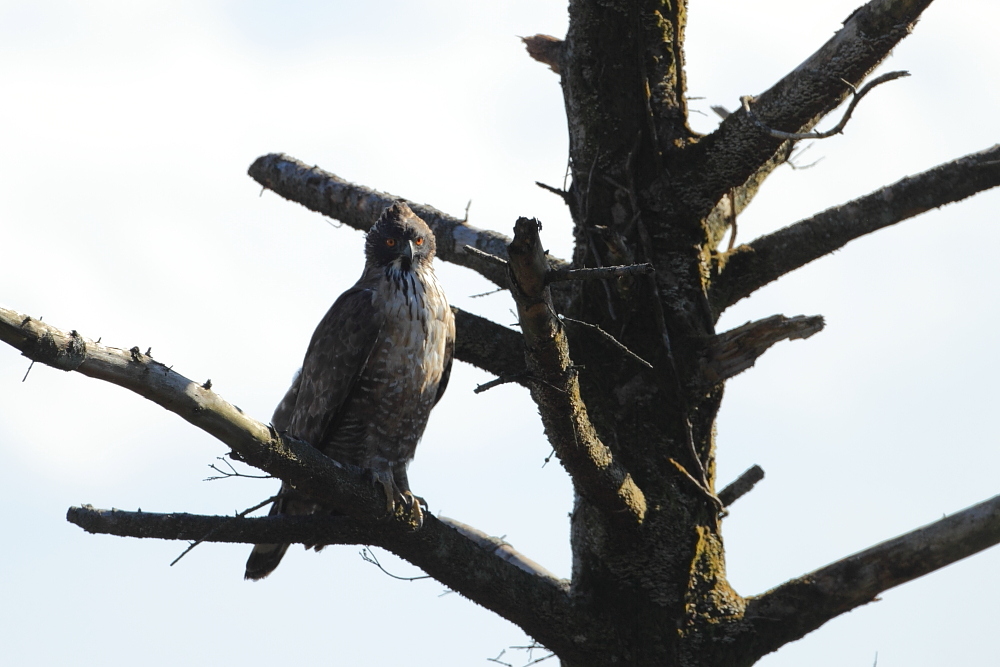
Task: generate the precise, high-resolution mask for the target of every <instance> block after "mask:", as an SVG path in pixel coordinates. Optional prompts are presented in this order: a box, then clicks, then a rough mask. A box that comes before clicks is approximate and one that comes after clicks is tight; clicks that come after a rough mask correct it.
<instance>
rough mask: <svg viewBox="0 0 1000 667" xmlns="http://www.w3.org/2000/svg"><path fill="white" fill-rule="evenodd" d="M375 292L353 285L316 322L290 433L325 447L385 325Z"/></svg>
mask: <svg viewBox="0 0 1000 667" xmlns="http://www.w3.org/2000/svg"><path fill="white" fill-rule="evenodd" d="M373 296H374V291H373V290H371V289H366V288H363V287H358V286H354V287H352V288H351V289H349V290H347V291H346V292H344V293H343V294H341V295H340V298H338V299H337V300H336V301H335V302H334V304H333V305H332V306H331V307H330V310H328V311H327V313H326V315H325V316H324V317H323V319H322V320H321V321H320V323H319V325H318V326H317V327H316V331H315V332H314V333H313V336H312V340H311V341H310V342H309V349H308V350H307V351H306V356H305V360H304V361H303V362H302V372H301V373H300V374H299V377H298V381H297V384H298V395H297V396H296V399H295V408H294V410H293V411H292V415H291V419H290V423H289V428H288V431H289V433H290V434H291V435H293V436H295V437H297V438H300V439H302V440H305V441H306V442H309V443H311V444H313V445H315V446H317V447H323V442H322V440H323V437H324V435H325V434H326V433H328V431H329V429H330V427H331V426H332V425H333V424H335V422H336V421H337V417H338V413H339V412H340V410H341V408H342V407H343V406H344V403H345V402H346V401H347V399H348V397H350V395H351V392H352V390H353V389H354V386H355V384H356V383H357V380H358V377H359V376H360V375H361V372H362V371H363V370H364V368H365V365H366V364H367V363H368V357H369V356H370V355H371V352H372V350H373V349H374V347H375V344H376V343H377V342H378V338H379V333H380V332H381V330H382V324H383V322H384V317H383V315H382V312H381V309H379V308H376V307H375V305H374V304H373V303H372V299H373ZM293 389H294V385H293ZM289 391H290V392H291V391H292V390H289Z"/></svg>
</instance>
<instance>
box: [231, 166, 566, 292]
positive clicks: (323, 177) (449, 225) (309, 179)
mask: <svg viewBox="0 0 1000 667" xmlns="http://www.w3.org/2000/svg"><path fill="white" fill-rule="evenodd" d="M248 173H249V174H250V176H251V177H252V178H253V179H254V180H255V181H257V182H258V183H260V184H261V185H262V186H264V187H265V188H267V189H268V190H272V191H273V192H275V193H276V194H278V195H280V196H282V197H284V198H285V199H288V200H290V201H294V202H297V203H299V204H302V205H303V206H305V207H306V208H308V209H310V210H312V211H316V212H317V213H322V214H323V215H326V216H329V217H331V218H333V219H335V220H340V221H341V222H343V223H344V224H346V225H348V226H349V227H353V228H355V229H360V230H361V231H365V232H366V231H368V229H369V227H371V226H372V223H373V222H375V219H376V218H378V216H379V214H380V213H382V211H383V209H385V208H386V207H387V206H389V205H390V204H392V203H393V202H395V201H406V203H407V205H408V206H409V207H410V208H411V209H412V210H413V212H414V213H416V214H417V215H419V216H420V217H421V218H423V219H424V221H425V222H426V223H427V224H428V225H430V228H431V229H432V230H434V236H435V238H436V239H437V256H438V257H440V258H441V259H442V260H444V261H446V262H451V263H453V264H458V265H460V266H465V267H468V268H470V269H472V270H473V271H476V272H477V273H479V274H481V275H482V276H484V277H485V278H487V279H488V280H491V281H493V282H494V283H496V284H497V285H501V286H506V284H507V280H506V276H505V275H504V272H503V270H502V269H500V268H498V267H497V266H495V265H493V264H491V263H490V262H485V261H483V260H482V259H481V258H480V257H478V256H476V255H473V254H471V253H469V252H468V251H466V249H465V246H467V245H469V246H472V247H474V248H478V249H479V250H483V251H486V252H488V253H490V254H492V255H498V256H500V257H506V256H507V243H508V242H509V241H510V239H509V238H507V237H506V236H504V235H503V234H499V233H497V232H493V231H489V230H485V229H477V228H476V227H473V226H472V225H469V224H467V223H466V222H465V221H463V220H459V219H458V218H454V217H452V216H450V215H447V214H445V213H442V212H441V211H439V210H437V209H436V208H433V207H431V206H426V205H424V204H417V203H416V202H412V201H409V200H403V199H402V198H401V197H396V196H394V195H390V194H388V193H385V192H379V191H378V190H372V189H371V188H367V187H365V186H363V185H356V184H354V183H350V182H348V181H345V180H344V179H342V178H340V177H339V176H336V175H334V174H331V173H330V172H328V171H324V170H322V169H320V168H319V167H310V166H309V165H307V164H305V163H304V162H300V161H299V160H296V159H295V158H293V157H290V156H288V155H285V154H283V153H271V154H269V155H264V156H262V157H259V158H257V159H256V160H255V161H254V163H253V164H252V165H250V169H249V171H248ZM549 262H550V264H551V265H552V267H553V268H563V267H567V266H568V265H567V263H566V262H564V261H562V260H559V259H555V258H550V259H549Z"/></svg>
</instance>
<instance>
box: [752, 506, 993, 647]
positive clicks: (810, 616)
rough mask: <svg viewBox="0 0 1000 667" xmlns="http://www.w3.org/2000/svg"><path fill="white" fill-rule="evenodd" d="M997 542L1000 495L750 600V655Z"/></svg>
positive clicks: (778, 645)
mask: <svg viewBox="0 0 1000 667" xmlns="http://www.w3.org/2000/svg"><path fill="white" fill-rule="evenodd" d="M998 542H1000V496H994V497H993V498H990V499H989V500H987V501H985V502H982V503H979V504H978V505H973V506H972V507H969V508H968V509H965V510H962V511H961V512H958V513H956V514H953V515H951V516H949V517H947V518H944V519H941V520H940V521H936V522H934V523H932V524H930V525H927V526H925V527H923V528H920V529H918V530H915V531H913V532H910V533H906V534H905V535H902V536H900V537H897V538H895V539H892V540H889V541H887V542H882V543H881V544H878V545H876V546H874V547H871V548H870V549H866V550H864V551H861V552H859V553H856V554H854V555H852V556H848V557H847V558H845V559H843V560H840V561H837V562H836V563H832V564H830V565H827V566H826V567H824V568H821V569H819V570H816V571H815V572H811V573H809V574H806V575H803V576H802V577H799V578H798V579H793V580H791V581H789V582H786V583H784V584H782V585H781V586H778V587H777V588H775V589H773V590H770V591H768V592H767V593H764V594H763V595H759V596H757V597H753V598H750V599H749V600H748V604H747V609H746V615H745V617H744V619H745V621H746V623H747V624H748V626H749V628H748V629H749V630H750V632H749V633H748V635H747V636H748V637H751V639H750V641H751V642H752V643H751V647H750V655H752V656H755V657H760V656H762V655H765V654H767V653H770V652H771V651H774V650H776V649H777V648H778V647H780V646H782V645H783V644H786V643H788V642H790V641H794V640H796V639H798V638H800V637H802V636H804V635H805V634H807V633H809V632H811V631H813V630H815V629H816V628H818V627H819V626H821V625H823V624H824V623H826V622H827V621H829V620H830V619H832V618H834V617H836V616H839V615H840V614H843V613H845V612H848V611H850V610H851V609H854V608H855V607H858V606H860V605H863V604H867V603H869V602H872V601H873V600H875V596H877V595H878V594H879V593H881V592H883V591H886V590H888V589H890V588H893V587H894V586H899V585H900V584H903V583H906V582H908V581H912V580H913V579H916V578H917V577H922V576H923V575H925V574H928V573H930V572H933V571H934V570H937V569H940V568H942V567H944V566H946V565H950V564H951V563H954V562H955V561H958V560H961V559H963V558H965V557H967V556H971V555H972V554H975V553H978V552H979V551H982V550H983V549H986V548H988V547H991V546H993V545H995V544H997V543H998Z"/></svg>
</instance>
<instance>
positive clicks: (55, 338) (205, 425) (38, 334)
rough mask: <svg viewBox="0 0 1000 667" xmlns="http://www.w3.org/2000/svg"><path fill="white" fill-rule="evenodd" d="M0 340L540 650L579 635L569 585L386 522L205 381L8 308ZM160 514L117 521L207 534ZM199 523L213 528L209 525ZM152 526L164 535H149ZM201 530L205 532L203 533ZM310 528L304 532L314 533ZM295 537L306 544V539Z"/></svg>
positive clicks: (312, 455) (374, 502)
mask: <svg viewBox="0 0 1000 667" xmlns="http://www.w3.org/2000/svg"><path fill="white" fill-rule="evenodd" d="M0 340H2V341H4V342H6V343H8V344H10V345H12V346H13V347H15V348H17V349H18V350H20V351H21V352H22V354H24V356H26V357H28V358H29V359H32V360H33V361H38V362H41V363H45V364H48V365H50V366H53V367H55V368H60V369H62V370H76V371H78V372H80V373H82V374H84V375H87V376H89V377H94V378H98V379H101V380H105V381H107V382H110V383H112V384H117V385H119V386H121V387H124V388H126V389H129V390H131V391H133V392H135V393H137V394H139V395H141V396H143V397H145V398H147V399H149V400H151V401H153V402H154V403H157V404H158V405H160V406H162V407H164V408H166V409H167V410H170V411H171V412H174V413H176V414H178V415H180V416H181V417H183V418H184V419H185V420H187V421H188V422H190V423H191V424H193V425H195V426H197V427H198V428H200V429H202V430H203V431H205V432H207V433H209V434H211V435H213V436H215V437H216V438H218V439H219V440H221V441H222V442H224V443H225V444H226V445H228V446H229V447H230V449H232V451H233V453H234V455H235V456H236V457H237V458H239V459H240V460H242V461H244V462H246V463H248V464H250V465H253V466H255V467H258V468H260V469H261V470H264V471H266V472H268V473H270V474H272V475H274V476H275V477H278V478H280V479H282V480H284V481H286V482H289V483H290V484H292V485H293V486H294V487H295V488H296V489H297V490H300V491H301V492H302V493H304V494H306V495H308V496H310V497H312V498H314V499H315V500H317V501H320V502H323V503H324V504H328V505H330V506H333V507H336V508H337V509H338V511H341V512H343V513H344V514H345V515H347V518H345V519H344V521H340V522H333V523H331V524H330V527H331V530H332V529H334V528H336V530H342V531H347V528H346V527H345V526H347V525H348V524H347V523H345V522H347V521H354V522H356V523H358V524H361V525H363V526H364V529H366V530H368V531H369V533H368V534H369V535H370V536H371V537H375V538H377V543H378V544H380V545H381V546H383V547H385V548H386V549H389V550H390V551H393V552H394V553H396V554H398V555H399V556H400V557H402V558H405V559H406V560H408V561H410V562H411V563H413V564H414V565H417V566H418V567H421V568H423V569H424V571H425V572H427V573H428V574H430V575H431V576H433V577H434V578H435V579H438V580H439V581H441V582H442V583H444V584H445V585H446V586H449V587H450V588H452V589H453V590H456V591H458V592H459V593H462V594H463V595H465V596H467V597H468V598H470V599H472V600H473V601H475V602H477V603H479V604H481V605H483V606H484V607H486V608H488V609H491V610H492V611H494V612H496V613H497V614H499V615H501V616H503V617H504V618H507V619H509V620H511V621H512V622H514V623H516V624H518V625H519V626H521V627H522V628H523V629H524V630H525V631H526V632H528V633H529V634H531V635H532V636H534V637H536V638H537V639H538V640H539V641H542V642H544V643H545V644H546V645H548V646H553V647H555V646H561V645H562V643H564V642H565V639H564V638H565V637H569V636H572V634H573V633H574V632H575V631H574V630H573V628H571V627H569V626H570V625H572V624H573V623H576V622H577V620H576V619H575V617H574V615H573V614H572V610H571V609H570V601H569V598H568V595H567V593H566V585H565V583H563V582H554V581H553V580H552V579H551V578H546V577H540V576H532V575H529V574H528V573H527V572H526V571H525V569H524V568H523V567H519V566H517V565H515V564H513V563H511V562H510V561H509V560H508V559H507V558H504V557H501V556H500V555H497V554H496V553H493V552H491V551H489V550H487V549H484V548H483V546H482V545H481V544H480V543H479V542H478V541H476V540H473V539H470V538H469V537H468V536H467V535H465V534H463V533H462V532H461V531H459V530H457V529H454V528H452V527H450V526H448V525H446V524H445V523H442V522H441V521H440V520H438V519H436V518H435V517H433V516H430V515H427V516H425V517H424V526H423V528H422V529H420V530H417V531H414V530H412V529H411V527H410V526H409V523H408V520H407V517H406V516H405V512H404V511H403V510H402V508H401V509H400V511H399V512H397V513H396V515H394V516H392V517H385V516H384V514H385V498H384V496H382V494H381V491H379V490H377V489H376V486H375V485H372V484H371V482H370V480H368V479H367V478H366V476H365V475H364V474H363V473H362V472H361V471H360V470H358V469H356V468H354V467H353V466H346V465H341V464H339V463H337V462H336V461H334V460H332V459H330V458H328V457H326V456H324V455H323V454H322V453H321V452H320V451H319V450H318V449H316V448H315V447H313V446H311V445H309V444H308V443H305V442H301V441H297V440H293V439H290V438H287V437H284V436H282V435H281V434H279V433H277V432H276V431H275V430H274V429H273V428H271V427H269V426H267V425H265V424H262V423H260V422H258V421H256V420H255V419H252V418H250V417H248V416H246V415H244V414H243V412H242V411H241V410H239V408H236V407H235V406H233V405H231V404H229V403H227V402H226V401H225V400H223V399H222V397H220V396H218V395H217V394H215V393H214V392H212V391H211V390H210V389H208V388H206V385H208V383H207V382H206V383H205V384H204V385H202V384H198V383H197V382H193V381H191V380H189V379H188V378H186V377H184V376H182V375H180V374H179V373H176V372H174V371H173V370H171V369H170V368H168V367H166V366H164V365H163V364H161V363H159V362H157V361H155V360H153V359H152V358H150V357H149V356H148V355H144V354H142V353H141V352H140V351H139V348H138V347H133V348H132V349H131V350H121V349H117V348H112V347H108V346H106V345H101V344H100V343H95V342H94V341H92V340H89V339H85V338H84V337H83V336H81V335H80V334H78V333H77V332H75V331H73V332H71V333H66V332H64V331H61V330H59V329H57V328H55V327H53V326H51V325H48V324H45V323H43V322H40V321H38V320H35V319H32V318H30V317H26V316H24V315H22V314H20V313H16V312H14V311H11V310H7V309H4V308H0ZM136 514H137V515H138V514H139V513H136ZM143 514H145V513H143ZM163 516H166V517H173V518H159V519H157V518H154V519H151V520H144V519H140V518H139V517H138V516H127V517H126V516H124V515H123V517H124V518H121V520H120V522H119V523H121V524H127V523H128V522H129V521H131V522H132V524H133V526H135V528H134V530H135V531H137V532H141V531H147V532H146V533H144V536H154V534H153V533H154V532H155V530H161V531H162V530H165V529H167V528H169V529H172V530H176V531H178V532H177V534H176V535H172V537H177V536H181V535H182V534H183V536H185V537H187V538H189V539H198V538H204V537H205V535H206V534H208V533H209V531H210V530H211V528H212V527H213V526H208V524H206V523H198V521H202V520H203V518H196V519H191V520H190V521H189V520H188V519H187V518H186V515H154V517H163ZM69 517H70V520H75V519H79V520H80V521H81V522H83V521H88V522H91V523H89V524H88V526H89V527H88V530H90V529H91V528H93V527H94V526H96V525H98V524H97V523H94V522H95V521H99V520H105V521H109V520H110V519H107V517H105V518H104V519H100V517H95V516H94V515H93V513H87V512H83V513H81V512H80V511H73V510H71V512H70V514H69ZM387 519H388V520H387ZM205 521H208V522H209V523H210V522H211V519H210V518H209V519H205ZM218 521H235V522H236V523H237V524H239V523H240V522H247V521H258V520H257V519H254V520H248V519H235V518H228V517H227V518H225V519H218ZM261 521H263V520H261ZM185 522H186V523H185ZM192 522H193V523H192ZM157 525H159V526H160V527H159V528H155V527H156V526H157ZM213 525H214V524H213ZM240 525H242V524H240ZM295 525H296V526H298V525H299V523H296V524H295ZM165 527H166V528H165ZM181 527H183V528H184V530H183V531H181ZM202 528H205V530H204V532H202ZM293 528H294V527H293V526H287V527H283V528H281V530H282V531H285V530H289V531H291V530H293ZM314 529H315V528H314V527H310V530H314ZM122 530H124V528H122ZM351 530H355V529H353V528H352V529H351ZM357 530H361V529H360V528H359V529H357ZM228 531H229V529H228V528H226V527H222V528H220V532H219V533H216V534H212V535H210V536H209V539H210V540H213V541H218V540H220V539H221V538H222V537H223V536H231V534H230V533H229V532H228ZM306 532H308V531H306ZM284 534H285V533H282V535H284ZM350 534H351V535H352V538H351V539H352V541H353V539H354V538H356V537H357V535H359V533H357V532H352V533H350ZM162 535H163V534H162V533H161V534H157V535H155V536H162ZM299 537H303V538H304V536H303V535H302V534H299ZM314 537H315V532H313V533H310V537H309V538H308V539H309V540H312V539H313V538H314ZM283 539H284V538H283V537H282V538H279V537H277V535H276V533H265V532H261V533H255V534H254V535H253V537H252V538H250V541H254V542H274V541H278V540H283ZM341 539H346V537H345V536H342V538H341ZM241 541H242V540H241ZM296 541H298V540H296ZM366 541H367V542H368V543H375V542H376V539H370V538H366ZM566 650H569V651H571V652H572V651H573V650H574V649H573V647H571V646H570V647H566Z"/></svg>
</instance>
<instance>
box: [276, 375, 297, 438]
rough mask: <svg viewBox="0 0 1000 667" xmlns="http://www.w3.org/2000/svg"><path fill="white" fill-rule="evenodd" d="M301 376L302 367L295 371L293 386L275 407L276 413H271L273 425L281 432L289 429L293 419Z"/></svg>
mask: <svg viewBox="0 0 1000 667" xmlns="http://www.w3.org/2000/svg"><path fill="white" fill-rule="evenodd" d="M301 377H302V369H301V368H300V369H298V370H297V371H295V375H294V377H292V386H291V387H289V388H288V391H286V392H285V397H284V398H282V399H281V402H280V403H278V406H277V407H276V408H274V414H273V415H271V426H273V427H274V430H276V431H278V432H279V433H284V432H285V431H287V430H288V425H289V423H291V421H292V412H293V411H294V410H295V401H296V400H298V398H299V378H301Z"/></svg>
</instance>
